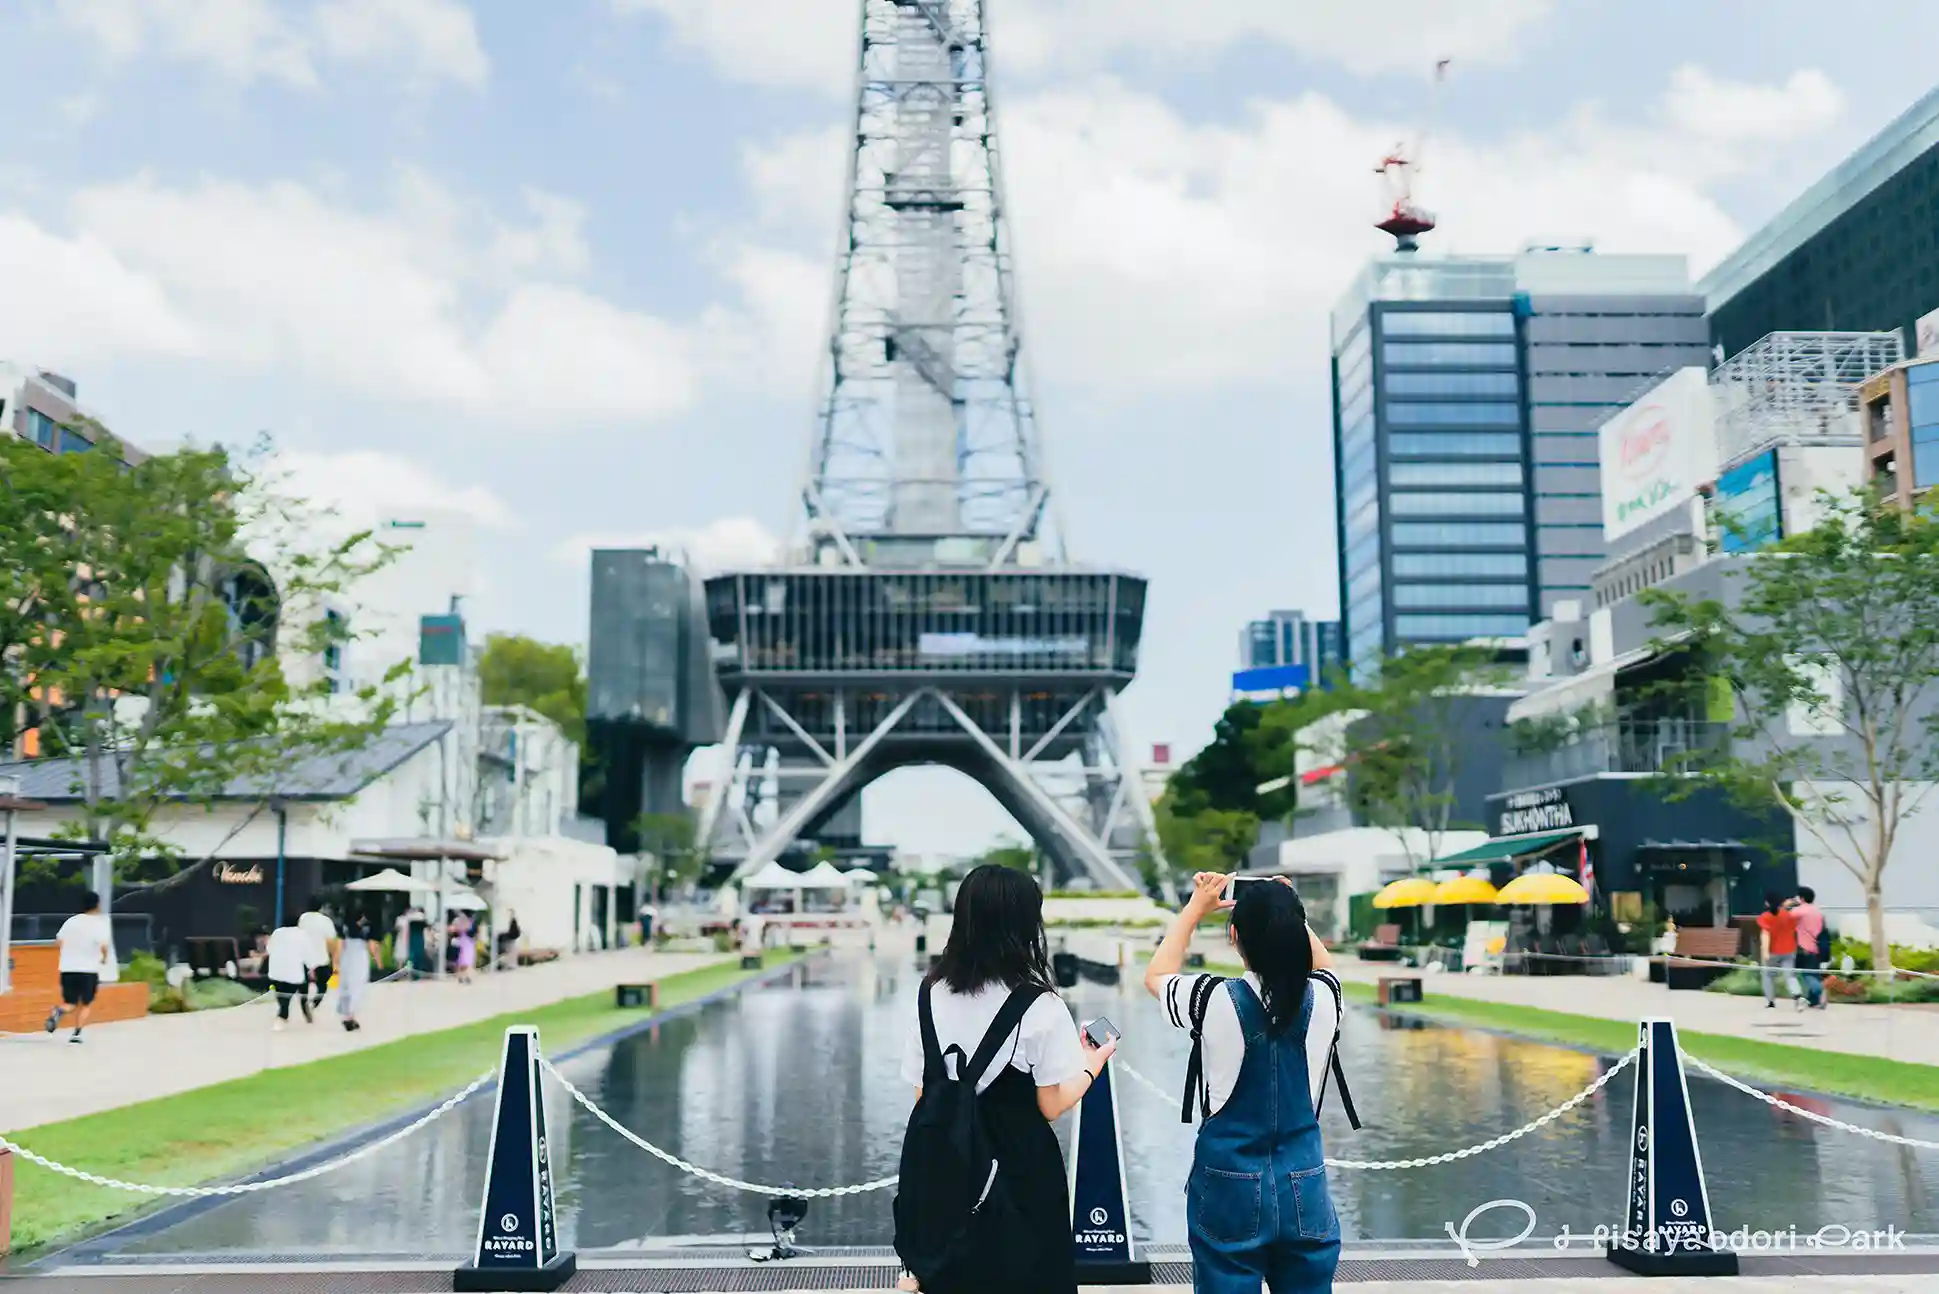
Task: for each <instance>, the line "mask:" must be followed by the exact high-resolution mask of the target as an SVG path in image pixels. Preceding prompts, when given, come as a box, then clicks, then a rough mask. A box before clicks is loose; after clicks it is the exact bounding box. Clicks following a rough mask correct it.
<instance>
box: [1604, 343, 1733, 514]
mask: <svg viewBox="0 0 1939 1294" xmlns="http://www.w3.org/2000/svg"><path fill="white" fill-rule="evenodd" d="M1597 438H1598V442H1599V446H1600V449H1601V455H1600V457H1601V462H1602V537H1603V539H1604V540H1605V541H1608V540H1613V539H1618V538H1620V537H1621V536H1623V535H1626V534H1628V533H1629V532H1630V531H1632V530H1635V529H1636V528H1637V527H1638V526H1641V525H1642V524H1643V523H1645V522H1647V521H1650V520H1652V519H1654V518H1656V517H1660V516H1662V515H1663V514H1664V513H1666V512H1668V511H1670V510H1671V509H1673V508H1675V507H1676V506H1677V505H1678V504H1679V503H1681V502H1683V501H1684V500H1685V499H1688V498H1689V497H1691V495H1692V494H1694V493H1695V491H1696V488H1697V486H1698V485H1699V484H1700V483H1701V482H1703V481H1705V480H1707V479H1708V477H1709V474H1710V471H1711V469H1712V468H1713V467H1714V466H1715V465H1716V454H1717V451H1716V432H1715V429H1714V427H1713V419H1712V413H1711V403H1710V378H1709V374H1708V373H1707V372H1705V370H1704V369H1703V368H1702V367H1700V366H1693V367H1691V368H1684V369H1678V370H1677V371H1676V372H1675V373H1674V374H1672V375H1671V376H1670V377H1668V378H1666V379H1664V380H1663V381H1662V382H1659V383H1658V384H1657V385H1656V386H1654V387H1652V388H1651V389H1650V391H1649V392H1648V394H1646V395H1644V396H1643V397H1642V398H1641V399H1639V400H1637V401H1636V402H1635V403H1634V404H1632V405H1630V406H1629V407H1628V408H1626V409H1624V410H1623V411H1622V412H1621V413H1618V414H1617V415H1616V416H1615V417H1613V418H1611V419H1610V420H1609V421H1607V422H1605V423H1603V424H1602V428H1601V430H1600V431H1599V432H1598V435H1597Z"/></svg>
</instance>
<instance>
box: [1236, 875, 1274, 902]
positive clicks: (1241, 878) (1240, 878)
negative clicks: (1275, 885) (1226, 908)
mask: <svg viewBox="0 0 1939 1294" xmlns="http://www.w3.org/2000/svg"><path fill="white" fill-rule="evenodd" d="M1271 879H1272V877H1270V876H1234V877H1233V878H1232V879H1231V880H1229V881H1227V882H1226V883H1225V901H1226V902H1227V903H1230V902H1231V901H1232V900H1233V898H1235V897H1236V896H1237V894H1238V892H1239V886H1240V885H1242V884H1244V883H1245V882H1247V881H1269V880H1271Z"/></svg>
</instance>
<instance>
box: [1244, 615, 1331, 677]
mask: <svg viewBox="0 0 1939 1294" xmlns="http://www.w3.org/2000/svg"><path fill="white" fill-rule="evenodd" d="M1339 661H1340V622H1339V621H1338V620H1308V619H1307V618H1306V613H1305V612H1304V611H1268V612H1267V613H1266V618H1265V619H1264V620H1254V621H1251V622H1249V623H1248V624H1247V625H1246V627H1245V629H1244V630H1243V631H1241V633H1240V634H1239V668H1240V669H1241V670H1251V669H1276V668H1278V667H1280V666H1282V665H1304V666H1306V668H1307V671H1308V677H1309V678H1311V679H1312V680H1313V681H1314V682H1318V681H1319V680H1320V679H1322V678H1324V677H1325V675H1326V672H1327V670H1328V669H1329V668H1331V667H1333V666H1334V665H1337V664H1338V663H1339Z"/></svg>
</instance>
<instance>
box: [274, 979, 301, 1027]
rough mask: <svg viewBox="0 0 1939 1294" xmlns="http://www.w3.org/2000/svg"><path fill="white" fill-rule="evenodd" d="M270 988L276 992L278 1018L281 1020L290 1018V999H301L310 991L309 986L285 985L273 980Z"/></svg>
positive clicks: (280, 981)
mask: <svg viewBox="0 0 1939 1294" xmlns="http://www.w3.org/2000/svg"><path fill="white" fill-rule="evenodd" d="M269 986H270V987H271V988H273V989H275V990H276V1018H277V1019H279V1020H287V1019H289V1018H290V999H291V998H300V997H302V996H303V995H304V994H305V993H306V992H307V991H308V990H309V985H307V984H300V983H284V982H283V981H282V980H271V981H270V984H269Z"/></svg>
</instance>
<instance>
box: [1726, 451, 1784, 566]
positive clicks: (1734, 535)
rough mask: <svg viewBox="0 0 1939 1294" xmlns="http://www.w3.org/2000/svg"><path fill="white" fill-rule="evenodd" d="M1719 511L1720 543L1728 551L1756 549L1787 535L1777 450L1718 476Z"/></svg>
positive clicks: (1765, 453) (1743, 551) (1740, 551)
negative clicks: (1779, 491) (1779, 492)
mask: <svg viewBox="0 0 1939 1294" xmlns="http://www.w3.org/2000/svg"><path fill="white" fill-rule="evenodd" d="M1716 513H1717V518H1718V524H1717V525H1716V527H1715V533H1716V535H1717V543H1718V547H1719V548H1721V549H1722V550H1723V551H1724V552H1726V553H1748V552H1753V551H1755V550H1756V549H1759V548H1762V547H1763V546H1764V545H1766V544H1769V543H1774V542H1776V541H1777V540H1778V539H1780V538H1782V537H1783V534H1784V519H1783V503H1782V499H1781V498H1780V496H1779V494H1778V479H1777V450H1775V449H1767V450H1765V451H1764V452H1763V453H1761V454H1759V455H1758V456H1757V457H1756V458H1753V459H1749V460H1747V461H1745V462H1742V463H1739V464H1738V465H1737V466H1735V467H1733V468H1731V469H1730V470H1729V471H1728V472H1725V473H1724V474H1723V475H1722V476H1719V477H1718V478H1717V501H1716ZM1726 520H1727V521H1728V522H1729V523H1731V524H1725V522H1726Z"/></svg>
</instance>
